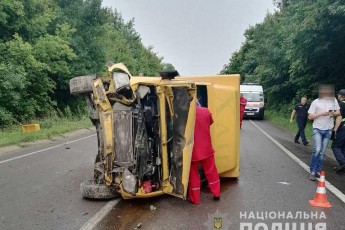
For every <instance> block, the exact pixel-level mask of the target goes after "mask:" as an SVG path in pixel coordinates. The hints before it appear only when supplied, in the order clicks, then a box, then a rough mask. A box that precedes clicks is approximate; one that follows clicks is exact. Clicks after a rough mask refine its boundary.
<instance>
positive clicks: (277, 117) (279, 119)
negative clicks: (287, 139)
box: [265, 110, 313, 142]
mask: <svg viewBox="0 0 345 230" xmlns="http://www.w3.org/2000/svg"><path fill="white" fill-rule="evenodd" d="M290 116H291V113H289V114H283V113H279V112H275V111H272V110H266V111H265V119H267V120H270V121H272V122H273V123H274V124H276V125H278V126H280V127H283V128H285V129H287V130H289V131H291V132H292V133H293V134H294V135H295V134H296V133H297V131H298V127H297V124H296V121H294V122H293V123H290ZM305 136H306V138H307V140H309V142H310V140H311V139H312V136H313V131H312V122H311V121H308V123H307V126H306V128H305Z"/></svg>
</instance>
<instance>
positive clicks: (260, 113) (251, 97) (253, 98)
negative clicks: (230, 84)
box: [240, 83, 265, 120]
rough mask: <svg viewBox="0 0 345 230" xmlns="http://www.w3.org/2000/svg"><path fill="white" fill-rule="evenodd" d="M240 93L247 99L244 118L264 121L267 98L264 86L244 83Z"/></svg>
mask: <svg viewBox="0 0 345 230" xmlns="http://www.w3.org/2000/svg"><path fill="white" fill-rule="evenodd" d="M240 92H241V94H243V97H244V98H246V99H247V105H246V109H245V111H244V118H258V119H260V120H262V119H264V114H265V98H264V91H263V88H262V86H261V85H259V84H256V83H242V85H240Z"/></svg>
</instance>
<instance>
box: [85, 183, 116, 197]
mask: <svg viewBox="0 0 345 230" xmlns="http://www.w3.org/2000/svg"><path fill="white" fill-rule="evenodd" d="M80 192H81V194H82V196H83V197H85V198H91V199H111V198H116V197H119V193H117V192H116V191H115V189H114V188H113V187H110V186H108V185H106V184H97V183H96V182H95V180H87V181H84V182H82V183H80Z"/></svg>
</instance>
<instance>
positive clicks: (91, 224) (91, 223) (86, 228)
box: [79, 198, 121, 230]
mask: <svg viewBox="0 0 345 230" xmlns="http://www.w3.org/2000/svg"><path fill="white" fill-rule="evenodd" d="M120 200H121V198H118V199H116V200H112V201H109V202H108V203H107V204H106V205H104V206H103V208H101V209H100V210H99V211H98V212H97V213H96V214H95V215H94V216H93V217H91V219H89V220H88V221H87V222H86V223H85V224H84V225H83V226H82V227H81V228H80V229H79V230H91V229H94V228H95V227H96V226H97V224H98V223H99V222H101V220H102V219H103V218H104V217H105V216H106V215H107V214H108V213H109V212H110V211H111V210H112V209H113V208H114V207H115V206H116V205H117V203H119V201H120Z"/></svg>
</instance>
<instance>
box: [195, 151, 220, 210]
mask: <svg viewBox="0 0 345 230" xmlns="http://www.w3.org/2000/svg"><path fill="white" fill-rule="evenodd" d="M200 163H201V166H202V168H203V169H204V172H205V176H206V179H207V181H208V185H209V187H210V190H211V192H212V193H213V196H215V197H219V196H220V181H219V175H218V172H217V168H216V164H215V162H214V156H211V157H208V158H206V159H204V160H201V161H192V164H191V166H190V174H189V186H188V193H189V198H190V201H191V202H192V203H194V204H200V176H199V170H198V167H199V164H200Z"/></svg>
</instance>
